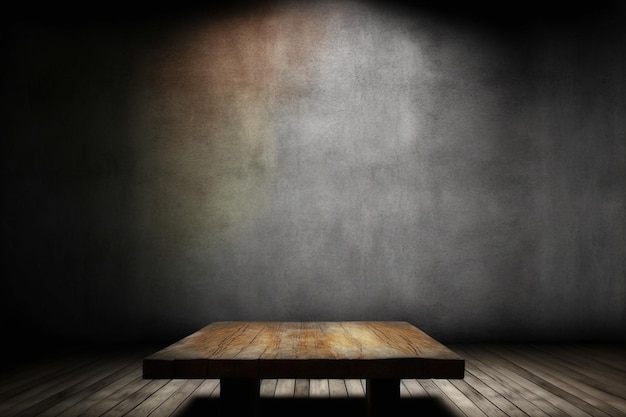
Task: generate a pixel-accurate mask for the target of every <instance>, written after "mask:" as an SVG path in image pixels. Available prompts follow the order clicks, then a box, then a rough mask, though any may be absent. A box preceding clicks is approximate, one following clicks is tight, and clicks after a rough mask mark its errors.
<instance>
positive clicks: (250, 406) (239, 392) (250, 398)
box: [220, 378, 261, 416]
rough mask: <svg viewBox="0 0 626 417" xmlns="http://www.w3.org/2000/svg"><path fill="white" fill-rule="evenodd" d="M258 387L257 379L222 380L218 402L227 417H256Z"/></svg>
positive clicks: (257, 412) (259, 383) (257, 411)
mask: <svg viewBox="0 0 626 417" xmlns="http://www.w3.org/2000/svg"><path fill="white" fill-rule="evenodd" d="M260 387H261V380H259V379H257V378H222V379H220V401H221V402H222V404H223V405H224V407H225V408H226V410H228V414H229V415H231V414H232V415H242V414H243V415H250V416H258V414H259V390H260ZM226 410H225V411H226Z"/></svg>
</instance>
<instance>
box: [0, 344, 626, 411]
mask: <svg viewBox="0 0 626 417" xmlns="http://www.w3.org/2000/svg"><path fill="white" fill-rule="evenodd" d="M453 350H454V351H455V352H457V353H458V354H459V355H461V356H462V357H463V358H465V359H466V374H465V378H464V379H462V380H446V379H441V380H416V379H403V380H402V381H401V386H400V389H401V395H402V397H403V398H406V399H407V400H409V399H411V400H414V399H418V400H419V399H424V400H429V401H430V400H435V401H438V402H439V403H441V404H443V405H444V406H445V409H446V411H445V415H446V417H559V416H568V417H626V399H625V398H624V396H626V393H625V392H623V388H624V387H625V386H626V371H625V370H624V369H623V368H622V364H623V363H624V360H622V359H621V357H620V354H621V355H625V356H626V348H625V347H624V346H619V345H609V346H606V345H591V344H586V345H459V346H454V347H453ZM144 353H145V352H144V351H141V350H140V349H139V348H137V349H136V350H135V351H134V353H133V351H129V352H126V353H124V352H119V351H118V352H110V353H108V354H106V355H103V354H102V353H101V352H100V353H97V352H94V353H93V354H91V355H90V354H82V355H73V356H68V357H67V358H54V360H51V362H50V363H45V362H41V363H39V362H38V363H32V364H28V366H25V367H24V369H12V370H11V372H9V373H8V372H5V373H4V374H3V375H2V376H3V379H2V381H0V415H1V416H2V417H26V416H28V417H35V416H37V417H46V416H49V417H52V416H54V417H95V416H103V417H121V416H128V417H142V416H143V417H147V416H150V417H185V416H186V414H185V412H184V410H186V409H187V408H188V407H187V405H191V404H192V403H193V402H194V401H195V400H197V399H200V398H206V399H208V398H214V399H217V398H219V395H220V384H219V380H217V379H209V380H185V379H181V380H167V379H163V380H145V379H143V378H142V373H141V364H142V361H141V359H142V356H141V355H143V354H144ZM364 385H365V381H364V380H362V379H346V380H342V379H330V380H329V379H311V380H309V379H269V380H263V381H261V388H260V395H261V396H262V397H264V398H285V399H288V398H309V397H310V398H328V399H329V400H331V401H334V399H338V398H364V397H365V387H364ZM209 404H210V403H209ZM415 404H420V403H419V402H416V403H415ZM417 411H418V410H416V412H417Z"/></svg>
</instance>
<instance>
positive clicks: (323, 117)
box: [0, 2, 626, 341]
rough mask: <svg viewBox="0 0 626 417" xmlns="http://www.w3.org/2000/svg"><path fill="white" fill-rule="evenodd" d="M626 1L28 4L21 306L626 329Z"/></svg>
mask: <svg viewBox="0 0 626 417" xmlns="http://www.w3.org/2000/svg"><path fill="white" fill-rule="evenodd" d="M538 10H540V9H538ZM244 12H245V13H244ZM620 13H621V11H620V12H619V13H618V12H617V11H616V10H612V9H609V8H606V9H600V10H599V11H594V12H593V13H590V14H582V13H579V14H575V15H573V16H566V17H563V16H561V17H560V18H555V17H554V15H551V16H547V17H546V16H539V15H535V14H532V13H530V14H526V15H524V18H525V19H526V18H529V19H530V18H531V17H532V19H533V20H531V21H530V22H527V21H522V20H515V21H512V22H510V21H503V20H502V19H499V20H493V21H492V20H489V19H488V18H485V17H484V16H477V15H468V14H466V13H465V14H463V13H461V14H459V13H456V14H454V13H452V14H451V13H449V10H438V9H433V8H428V9H423V10H418V9H411V10H407V9H402V8H400V9H398V8H394V9H391V8H389V7H383V6H381V5H380V4H378V3H345V4H344V3H337V2H334V3H318V4H314V5H311V4H310V3H309V5H308V6H304V5H303V4H302V3H293V4H291V6H290V5H284V6H278V7H273V8H272V7H264V8H261V9H260V10H259V9H251V10H248V9H246V10H239V11H232V10H231V11H228V13H224V14H221V15H220V16H219V18H216V17H211V16H210V15H204V14H196V15H194V16H193V17H191V16H188V15H183V16H178V18H177V19H169V18H167V16H162V15H159V16H158V18H155V19H146V20H140V21H138V20H130V21H119V20H115V21H111V20H106V19H104V20H95V21H89V22H87V23H84V24H76V23H73V22H68V21H62V22H59V21H49V20H46V19H45V18H44V19H41V18H40V19H31V20H29V19H24V20H20V21H15V22H11V24H10V25H7V26H6V28H5V29H4V30H5V35H6V36H4V39H5V42H4V51H5V56H6V57H7V60H6V65H5V66H4V68H3V72H2V81H3V105H4V109H3V110H4V111H3V121H2V125H3V127H2V129H3V133H2V136H3V141H2V146H3V149H2V179H3V189H2V192H3V199H2V245H3V247H2V248H3V250H2V255H1V256H2V269H3V270H2V273H3V277H4V278H3V279H2V284H1V285H2V292H1V295H0V297H1V299H0V301H1V302H2V306H3V311H2V313H3V314H2V315H1V316H2V319H1V320H2V326H3V328H5V329H9V331H11V332H13V333H15V334H22V335H24V336H25V337H40V336H41V335H46V336H54V337H56V338H61V339H86V340H95V341H99V340H109V341H116V340H117V341H123V340H139V339H143V340H163V341H166V340H167V341H169V340H173V339H175V338H177V337H180V336H183V335H185V334H187V333H189V332H191V331H193V330H195V329H196V328H197V327H199V326H201V325H203V324H205V323H206V322H210V321H213V320H241V319H246V320H363V319H377V320H378V319H379V320H408V321H411V322H412V323H414V324H416V325H418V326H419V327H421V328H422V329H424V330H426V331H427V332H429V333H431V334H432V335H433V336H435V337H437V338H439V339H441V340H444V341H498V340H517V341H530V340H532V341H536V340H544V341H546V340H551V341H552V340H622V341H623V340H624V334H626V332H624V330H625V328H626V307H625V306H626V280H625V277H626V273H625V259H626V193H625V190H626V140H625V138H626V119H625V117H624V115H626V67H625V65H626V55H625V52H624V51H626V38H625V36H624V30H623V29H622V27H620V25H619V24H618V23H619V17H620ZM477 17H481V19H477Z"/></svg>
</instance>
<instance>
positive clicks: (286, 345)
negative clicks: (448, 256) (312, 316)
mask: <svg viewBox="0 0 626 417" xmlns="http://www.w3.org/2000/svg"><path fill="white" fill-rule="evenodd" d="M464 368H465V362H464V360H463V359H462V358H460V357H459V356H458V355H456V354H455V353H454V352H453V351H451V350H450V349H448V348H447V347H446V346H444V345H443V344H441V343H439V342H438V341H436V340H435V339H433V338H432V337H430V336H428V335H427V334H426V333H424V332H423V331H421V330H419V329H418V328H416V327H415V326H413V325H411V324H410V323H407V322H388V321H350V322H348V321H341V322H339V321H338V322H254V321H252V322H248V321H246V322H215V323H211V324H209V325H208V326H206V327H204V328H202V329H200V330H198V331H197V332H195V333H193V334H191V335H189V336H187V337H185V338H184V339H182V340H180V341H178V342H176V343H174V344H172V345H170V346H168V347H166V348H165V349H162V350H160V351H158V352H156V353H154V354H153V355H150V356H148V357H147V358H145V359H144V363H143V371H144V378H463V375H464Z"/></svg>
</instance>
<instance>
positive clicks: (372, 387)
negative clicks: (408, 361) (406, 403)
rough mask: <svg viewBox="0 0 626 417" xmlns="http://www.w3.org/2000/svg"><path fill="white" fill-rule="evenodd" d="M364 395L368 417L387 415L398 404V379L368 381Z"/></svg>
mask: <svg viewBox="0 0 626 417" xmlns="http://www.w3.org/2000/svg"><path fill="white" fill-rule="evenodd" d="M366 395H367V411H368V414H369V415H370V416H383V415H389V412H390V411H391V412H393V411H394V410H395V408H396V406H397V405H398V403H399V402H400V379H396V378H390V379H368V380H367V383H366Z"/></svg>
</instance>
